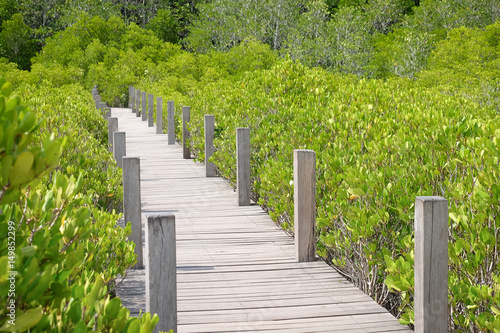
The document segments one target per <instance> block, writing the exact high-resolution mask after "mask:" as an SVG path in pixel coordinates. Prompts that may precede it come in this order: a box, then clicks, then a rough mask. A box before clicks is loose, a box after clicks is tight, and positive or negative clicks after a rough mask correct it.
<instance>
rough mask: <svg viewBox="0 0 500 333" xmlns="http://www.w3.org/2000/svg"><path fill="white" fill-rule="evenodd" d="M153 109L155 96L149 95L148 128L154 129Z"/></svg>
mask: <svg viewBox="0 0 500 333" xmlns="http://www.w3.org/2000/svg"><path fill="white" fill-rule="evenodd" d="M153 107H154V96H153V94H149V95H148V127H153V126H154V125H155V124H154V122H153Z"/></svg>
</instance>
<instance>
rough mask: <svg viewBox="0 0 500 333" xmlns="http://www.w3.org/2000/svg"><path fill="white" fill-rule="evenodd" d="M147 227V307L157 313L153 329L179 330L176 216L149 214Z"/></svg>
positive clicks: (157, 330)
mask: <svg viewBox="0 0 500 333" xmlns="http://www.w3.org/2000/svg"><path fill="white" fill-rule="evenodd" d="M147 223H148V224H147V231H146V258H147V263H146V311H147V312H151V313H156V314H158V317H160V321H159V322H158V324H157V325H156V327H155V329H154V331H153V332H155V333H158V332H160V331H165V332H168V331H169V330H171V329H172V330H173V331H174V333H176V332H177V273H176V266H177V265H176V255H175V253H176V249H175V216H174V215H172V214H169V215H148V217H147Z"/></svg>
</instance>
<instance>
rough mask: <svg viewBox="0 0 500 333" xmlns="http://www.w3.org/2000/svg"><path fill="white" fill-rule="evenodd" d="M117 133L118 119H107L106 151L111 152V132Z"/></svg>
mask: <svg viewBox="0 0 500 333" xmlns="http://www.w3.org/2000/svg"><path fill="white" fill-rule="evenodd" d="M116 131H118V118H115V117H109V118H108V151H110V152H112V151H113V132H116Z"/></svg>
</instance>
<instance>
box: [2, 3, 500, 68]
mask: <svg viewBox="0 0 500 333" xmlns="http://www.w3.org/2000/svg"><path fill="white" fill-rule="evenodd" d="M82 15H88V16H89V17H94V16H99V17H101V18H104V19H108V18H110V17H112V16H116V17H119V18H121V19H122V20H123V21H124V22H125V23H126V24H129V23H132V22H133V23H136V24H137V25H139V26H141V27H143V28H148V29H150V30H153V31H154V32H155V34H156V35H157V37H159V38H160V39H162V40H164V41H168V42H172V43H178V44H181V45H182V46H183V47H184V48H185V49H188V50H190V51H194V52H197V53H207V52H210V51H213V50H216V51H223V52H227V51H229V50H230V49H231V48H233V47H235V46H237V45H240V44H241V43H242V42H243V41H245V40H247V39H257V40H259V41H261V42H262V43H265V44H268V45H269V46H271V48H272V49H273V50H276V51H277V52H279V53H280V54H281V55H283V56H289V57H290V58H291V59H294V60H299V61H301V62H302V63H304V64H306V65H308V66H320V67H323V68H327V69H329V70H332V71H335V72H341V73H352V74H356V75H360V76H366V77H376V78H381V77H387V76H393V75H396V76H401V77H408V78H414V77H415V75H416V73H418V72H419V71H421V70H422V69H424V68H425V67H426V65H427V60H428V57H429V55H430V51H431V50H433V49H434V46H435V45H436V43H437V42H438V41H440V40H442V39H444V38H445V37H446V33H447V31H449V30H451V29H453V28H458V27H461V26H464V27H469V28H484V27H485V26H487V25H490V24H492V23H494V22H495V21H496V20H497V19H498V17H499V15H500V1H499V0H481V1H479V0H422V1H420V0H264V1H257V0H209V1H205V0H177V1H165V0H99V1H98V0H83V1H80V0H42V1H32V0H31V1H29V0H20V1H16V0H0V57H5V58H7V59H9V60H10V61H12V62H15V63H17V64H18V65H19V66H20V68H22V69H29V68H30V66H31V62H30V59H31V58H32V57H33V56H34V55H35V54H36V53H37V52H39V51H40V50H41V47H42V46H43V44H44V43H45V39H46V38H47V37H49V36H51V35H53V34H54V33H55V32H57V31H60V30H63V29H64V28H66V27H68V26H71V25H73V24H74V23H75V22H77V20H78V18H80V17H81V16H82Z"/></svg>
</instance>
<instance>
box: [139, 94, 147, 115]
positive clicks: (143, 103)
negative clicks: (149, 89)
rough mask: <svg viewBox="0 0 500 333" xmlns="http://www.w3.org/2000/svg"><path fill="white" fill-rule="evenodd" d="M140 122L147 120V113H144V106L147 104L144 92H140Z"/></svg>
mask: <svg viewBox="0 0 500 333" xmlns="http://www.w3.org/2000/svg"><path fill="white" fill-rule="evenodd" d="M141 93H142V98H141V99H142V111H141V112H142V113H141V115H142V121H146V120H147V116H148V113H147V111H146V104H147V103H148V99H147V98H146V97H147V94H146V92H145V91H142V92H141Z"/></svg>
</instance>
